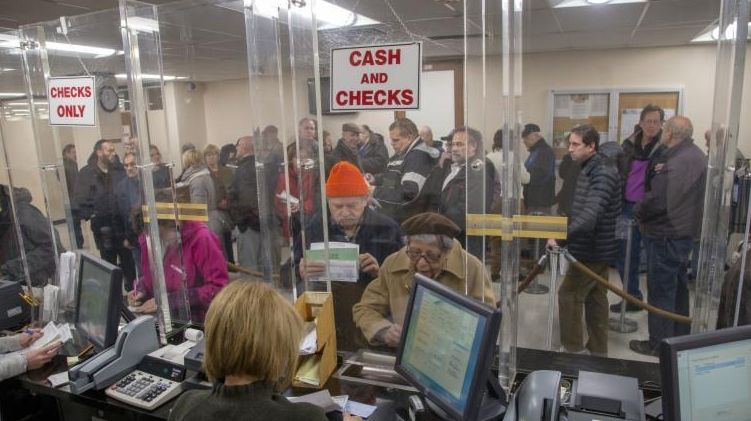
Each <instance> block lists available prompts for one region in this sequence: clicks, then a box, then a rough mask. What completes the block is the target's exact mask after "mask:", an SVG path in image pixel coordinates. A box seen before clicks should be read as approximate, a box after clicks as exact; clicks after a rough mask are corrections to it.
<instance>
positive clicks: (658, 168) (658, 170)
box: [655, 163, 665, 173]
mask: <svg viewBox="0 0 751 421" xmlns="http://www.w3.org/2000/svg"><path fill="white" fill-rule="evenodd" d="M664 169H665V164H664V163H660V164H657V165H655V172H656V173H661V172H662V170H664Z"/></svg>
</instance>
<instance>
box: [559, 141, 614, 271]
mask: <svg viewBox="0 0 751 421" xmlns="http://www.w3.org/2000/svg"><path fill="white" fill-rule="evenodd" d="M622 200H623V195H622V194H621V186H620V176H619V174H618V170H617V167H616V165H615V164H614V163H613V162H612V161H610V160H608V159H607V158H606V157H605V156H604V155H602V154H600V153H597V154H595V155H594V156H592V157H591V158H589V159H588V160H587V161H585V162H584V163H583V165H582V167H581V171H580V173H579V178H577V180H576V190H575V192H574V200H573V202H572V204H571V213H570V214H569V219H568V233H567V238H566V240H567V242H568V251H569V252H570V253H571V255H572V256H574V257H575V258H576V259H578V260H581V261H583V262H611V261H613V260H614V259H615V256H616V254H617V253H618V242H617V241H616V238H615V234H616V233H615V224H616V219H617V218H618V215H620V213H621V206H622Z"/></svg>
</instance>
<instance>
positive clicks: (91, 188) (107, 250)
mask: <svg viewBox="0 0 751 421" xmlns="http://www.w3.org/2000/svg"><path fill="white" fill-rule="evenodd" d="M116 157H117V155H116V154H115V146H114V145H113V144H112V142H111V141H110V140H107V139H99V140H98V141H97V142H96V143H95V144H94V151H93V152H92V153H91V156H89V159H88V161H87V165H86V166H85V167H83V168H81V172H80V173H79V174H78V178H77V179H76V188H75V195H74V197H73V199H74V200H73V201H72V202H73V215H74V218H76V217H77V218H80V219H82V220H86V221H89V222H90V223H91V232H92V233H93V234H94V243H96V248H97V249H98V250H99V254H100V256H101V257H102V259H104V260H106V261H108V262H110V263H112V264H114V265H119V266H120V268H121V269H122V270H123V275H125V280H126V285H128V284H131V283H132V282H133V279H134V278H135V272H136V269H135V265H134V263H133V256H132V254H131V252H130V250H129V249H127V248H126V247H124V246H123V241H124V240H125V233H124V232H123V229H122V225H121V224H120V223H118V220H119V219H118V217H117V216H118V212H117V205H116V199H115V193H114V191H115V186H117V184H118V183H119V182H120V180H122V179H123V178H125V176H126V175H125V171H124V170H123V166H122V165H121V164H118V165H115V158H116ZM118 162H119V161H118Z"/></svg>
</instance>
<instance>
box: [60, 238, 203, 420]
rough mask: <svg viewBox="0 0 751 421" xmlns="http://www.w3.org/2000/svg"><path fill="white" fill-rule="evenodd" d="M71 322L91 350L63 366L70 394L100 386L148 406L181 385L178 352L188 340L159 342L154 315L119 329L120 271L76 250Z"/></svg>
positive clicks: (180, 353) (170, 395)
mask: <svg viewBox="0 0 751 421" xmlns="http://www.w3.org/2000/svg"><path fill="white" fill-rule="evenodd" d="M77 273H78V280H77V282H78V289H77V296H76V302H77V306H76V309H77V310H76V316H75V325H76V329H77V330H78V333H80V334H81V335H82V336H83V337H84V338H86V339H87V340H88V342H89V343H91V344H92V345H93V346H94V349H95V350H96V351H97V353H96V355H95V356H93V357H91V358H90V359H89V360H87V361H85V362H84V363H81V364H79V365H77V366H75V367H73V368H71V369H70V370H69V372H68V375H69V377H70V382H71V383H70V389H71V392H73V393H75V394H80V393H84V392H86V391H88V390H92V389H94V390H102V389H105V393H106V394H107V396H110V397H112V398H114V399H117V400H120V401H122V402H125V403H127V404H130V405H133V406H136V407H139V408H142V409H146V410H153V409H155V408H157V407H159V406H160V405H162V404H164V403H166V402H167V401H169V400H171V399H172V398H174V397H176V396H177V395H179V394H180V392H181V391H182V381H183V379H184V377H185V367H184V364H183V362H182V357H183V356H184V355H185V353H187V351H188V350H189V348H190V347H191V346H192V345H193V343H190V342H188V343H184V344H182V345H167V346H166V347H161V348H160V346H159V340H158V338H157V327H156V320H155V319H154V317H152V316H140V317H137V318H135V319H134V320H132V321H130V322H129V323H128V324H127V325H125V327H123V328H122V329H120V331H119V332H118V326H119V322H120V310H121V308H122V306H123V303H122V297H121V295H120V294H121V290H122V271H121V270H120V269H119V268H118V267H116V266H114V265H112V264H110V263H108V262H106V261H104V260H102V259H100V258H98V257H95V256H92V255H89V254H87V253H81V257H80V266H79V270H78V272H77Z"/></svg>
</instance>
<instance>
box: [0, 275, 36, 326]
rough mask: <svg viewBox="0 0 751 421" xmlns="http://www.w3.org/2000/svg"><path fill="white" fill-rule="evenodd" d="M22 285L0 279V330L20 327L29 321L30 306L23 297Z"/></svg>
mask: <svg viewBox="0 0 751 421" xmlns="http://www.w3.org/2000/svg"><path fill="white" fill-rule="evenodd" d="M22 292H23V291H22V290H21V284H20V283H18V282H13V281H8V280H5V279H0V330H4V329H11V328H14V327H18V326H20V325H22V324H24V323H26V322H28V321H29V319H30V318H31V313H30V312H29V305H28V304H26V303H25V302H24V301H23V299H22V298H21V296H20V295H19V294H21V293H22Z"/></svg>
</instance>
